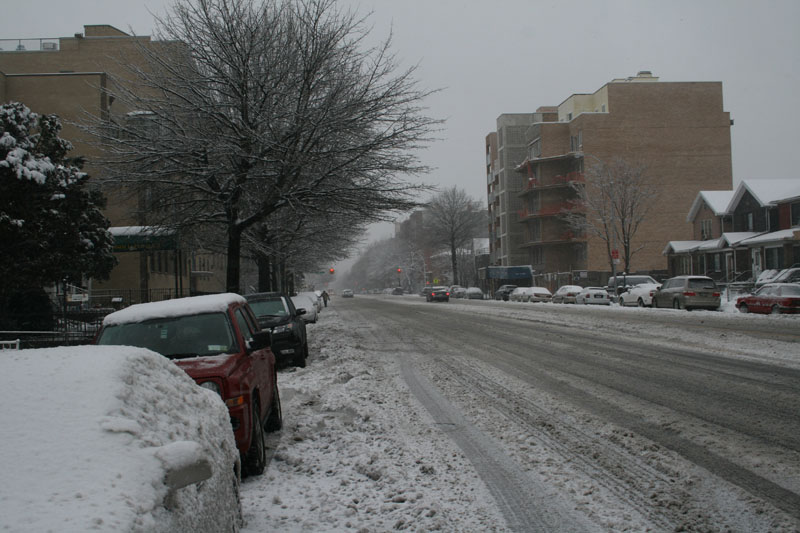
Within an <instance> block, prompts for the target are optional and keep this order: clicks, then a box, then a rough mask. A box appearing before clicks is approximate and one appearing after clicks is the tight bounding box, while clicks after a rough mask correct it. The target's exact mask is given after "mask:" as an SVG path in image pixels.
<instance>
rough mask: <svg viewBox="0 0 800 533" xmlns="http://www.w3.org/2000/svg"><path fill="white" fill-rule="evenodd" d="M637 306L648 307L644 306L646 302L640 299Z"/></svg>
mask: <svg viewBox="0 0 800 533" xmlns="http://www.w3.org/2000/svg"><path fill="white" fill-rule="evenodd" d="M636 305H637V306H639V307H646V306H645V305H644V300H642V299H641V298H639V299H638V300H637V301H636Z"/></svg>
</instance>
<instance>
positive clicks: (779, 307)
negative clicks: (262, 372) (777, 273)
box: [736, 283, 800, 314]
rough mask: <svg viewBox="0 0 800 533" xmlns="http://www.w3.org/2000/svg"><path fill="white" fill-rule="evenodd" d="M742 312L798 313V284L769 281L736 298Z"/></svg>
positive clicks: (799, 295) (799, 287)
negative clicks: (748, 293) (749, 293)
mask: <svg viewBox="0 0 800 533" xmlns="http://www.w3.org/2000/svg"><path fill="white" fill-rule="evenodd" d="M736 308H737V309H738V310H739V311H741V312H742V313H772V314H779V313H800V284H798V283H770V284H768V285H764V286H762V287H761V288H760V289H758V290H756V292H755V293H754V294H751V295H749V296H741V297H739V298H737V300H736Z"/></svg>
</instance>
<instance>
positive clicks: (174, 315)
mask: <svg viewBox="0 0 800 533" xmlns="http://www.w3.org/2000/svg"><path fill="white" fill-rule="evenodd" d="M95 343H96V344H106V345H126V346H140V347H143V348H148V349H150V350H153V351H154V352H157V353H159V354H161V355H163V356H164V357H168V358H169V359H172V360H174V361H175V363H176V364H177V365H178V366H180V367H181V368H183V369H184V370H185V371H186V373H187V374H189V376H191V377H192V378H193V379H194V380H195V381H196V382H197V383H198V385H200V386H201V387H204V388H207V389H210V390H212V391H214V392H216V393H217V394H219V395H220V397H221V398H222V400H223V401H224V402H225V405H227V407H228V410H229V411H230V415H231V424H232V426H233V433H234V435H235V437H236V445H237V447H238V448H239V453H240V454H241V457H242V465H243V472H242V474H243V475H258V474H261V473H262V472H263V471H264V468H265V466H266V451H265V449H264V431H265V430H266V431H277V430H279V429H281V426H282V424H283V421H282V414H281V401H280V395H279V393H278V378H277V372H276V369H275V356H274V355H273V353H272V351H271V350H270V347H269V346H270V333H269V332H268V331H261V329H260V328H259V326H258V321H257V320H256V318H255V316H254V315H253V312H252V310H251V309H250V307H249V306H248V304H247V301H246V300H245V299H244V298H243V297H242V296H239V295H238V294H230V293H229V294H216V295H209V296H195V297H191V298H179V299H176V300H166V301H163V302H153V303H146V304H138V305H132V306H130V307H128V308H125V309H123V310H121V311H117V312H115V313H111V314H110V315H108V316H106V317H105V319H104V320H103V326H102V328H101V329H100V331H99V332H98V334H97V337H96V339H95Z"/></svg>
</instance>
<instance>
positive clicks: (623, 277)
mask: <svg viewBox="0 0 800 533" xmlns="http://www.w3.org/2000/svg"><path fill="white" fill-rule="evenodd" d="M642 283H655V284H656V285H657V284H658V282H657V281H656V280H654V279H653V278H652V277H650V276H645V275H642V274H624V273H623V274H617V277H616V278H615V277H614V276H611V277H609V278H608V284H607V285H606V290H607V291H608V293H609V294H611V295H612V296H613V297H616V296H619V295H620V294H621V293H623V292H625V291H627V290H630V288H631V287H633V286H635V285H641V284H642Z"/></svg>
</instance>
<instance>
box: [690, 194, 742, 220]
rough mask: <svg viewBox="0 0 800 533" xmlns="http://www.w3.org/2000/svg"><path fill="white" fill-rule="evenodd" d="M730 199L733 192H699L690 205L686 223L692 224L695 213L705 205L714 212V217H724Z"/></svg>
mask: <svg viewBox="0 0 800 533" xmlns="http://www.w3.org/2000/svg"><path fill="white" fill-rule="evenodd" d="M732 197H733V191H700V192H699V193H697V196H696V197H695V199H694V202H693V203H692V208H691V209H689V214H688V215H687V216H686V221H687V222H692V221H693V220H694V219H695V217H696V216H697V212H698V211H699V210H700V208H701V207H703V204H705V205H707V206H708V208H709V209H711V210H712V211H713V212H714V215H716V216H722V215H724V214H725V213H726V212H727V208H728V204H730V202H731V198H732Z"/></svg>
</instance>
